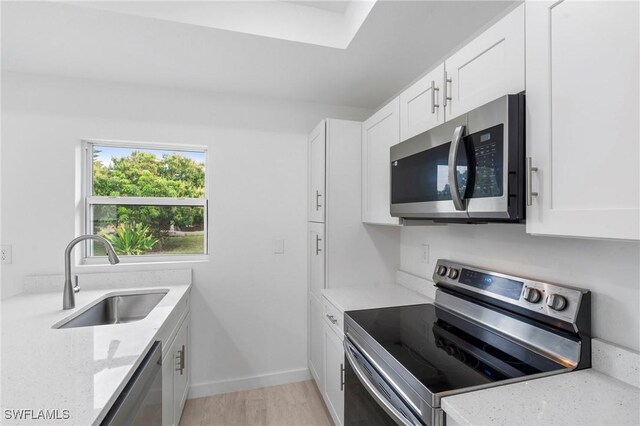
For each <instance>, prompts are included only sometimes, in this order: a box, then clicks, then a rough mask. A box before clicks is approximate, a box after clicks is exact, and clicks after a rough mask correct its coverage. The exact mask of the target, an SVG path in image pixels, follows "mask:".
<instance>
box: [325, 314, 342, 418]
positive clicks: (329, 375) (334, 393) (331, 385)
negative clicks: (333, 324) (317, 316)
mask: <svg viewBox="0 0 640 426" xmlns="http://www.w3.org/2000/svg"><path fill="white" fill-rule="evenodd" d="M324 350H325V352H324V377H325V379H324V399H325V401H326V402H327V408H328V409H329V412H330V413H331V417H333V421H334V422H335V424H336V425H338V426H340V425H342V424H343V423H344V349H343V348H342V340H341V339H340V338H339V337H338V336H337V335H336V333H335V332H334V331H333V330H332V329H331V328H330V327H329V325H328V324H326V323H325V331H324Z"/></svg>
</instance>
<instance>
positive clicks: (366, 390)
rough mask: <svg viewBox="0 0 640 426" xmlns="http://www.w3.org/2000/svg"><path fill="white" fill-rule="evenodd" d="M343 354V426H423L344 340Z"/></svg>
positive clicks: (364, 358)
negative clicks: (344, 361) (344, 358)
mask: <svg viewBox="0 0 640 426" xmlns="http://www.w3.org/2000/svg"><path fill="white" fill-rule="evenodd" d="M344 351H345V357H346V360H347V362H346V367H345V393H344V403H345V406H344V424H345V426H377V425H396V424H398V425H404V426H423V425H424V423H422V422H421V421H420V420H418V418H417V417H416V416H415V415H414V414H413V412H412V411H411V410H410V409H409V407H408V406H407V405H406V404H405V403H404V402H403V401H402V399H400V397H399V396H398V395H397V394H396V393H395V391H394V390H393V389H392V388H391V387H390V386H389V384H388V383H387V382H386V381H385V380H384V379H383V378H382V376H381V375H380V374H379V373H378V372H377V371H376V369H375V368H374V367H373V365H371V363H370V362H369V361H368V360H367V358H366V357H365V356H364V355H363V354H362V353H361V352H360V351H359V350H358V349H357V348H356V347H355V346H354V345H353V344H352V343H351V342H349V339H348V338H345V340H344Z"/></svg>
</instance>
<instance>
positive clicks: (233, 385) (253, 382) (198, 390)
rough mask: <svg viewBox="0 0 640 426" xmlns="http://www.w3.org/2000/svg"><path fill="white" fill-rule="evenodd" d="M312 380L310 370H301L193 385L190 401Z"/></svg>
mask: <svg viewBox="0 0 640 426" xmlns="http://www.w3.org/2000/svg"><path fill="white" fill-rule="evenodd" d="M309 379H311V373H310V372H309V369H308V368H302V369H299V370H289V371H279V372H277V373H271V374H263V375H261V376H252V377H241V378H238V379H231V380H221V381H217V382H204V383H193V382H192V383H191V386H190V387H189V395H188V397H187V398H188V399H193V398H202V397H204V396H212V395H218V394H221V393H228V392H239V391H245V390H251V389H258V388H263V387H266V386H276V385H284V384H287V383H295V382H301V381H304V380H309Z"/></svg>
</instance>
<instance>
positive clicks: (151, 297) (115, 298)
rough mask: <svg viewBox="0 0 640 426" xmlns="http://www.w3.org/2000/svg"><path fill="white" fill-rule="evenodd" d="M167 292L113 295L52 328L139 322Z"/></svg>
mask: <svg viewBox="0 0 640 426" xmlns="http://www.w3.org/2000/svg"><path fill="white" fill-rule="evenodd" d="M167 293H168V290H157V291H152V292H145V293H136V294H132V293H127V294H114V295H112V296H109V297H107V298H105V299H103V300H101V301H99V302H98V303H96V304H94V305H92V306H91V307H89V308H88V309H86V310H85V311H83V312H81V313H80V314H77V315H75V316H73V317H72V318H71V319H65V320H63V321H62V323H61V324H56V325H54V326H53V328H74V327H90V326H95V325H106V324H124V323H128V322H134V321H140V320H141V319H143V318H145V317H146V316H147V315H149V312H151V311H152V310H153V308H155V307H156V305H157V304H158V303H159V302H160V300H162V298H163V297H164V296H165V295H166V294H167Z"/></svg>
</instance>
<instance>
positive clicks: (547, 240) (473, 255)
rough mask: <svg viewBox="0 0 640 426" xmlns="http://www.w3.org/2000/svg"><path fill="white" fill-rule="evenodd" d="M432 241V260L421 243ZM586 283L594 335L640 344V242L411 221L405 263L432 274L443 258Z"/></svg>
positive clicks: (403, 240) (422, 273) (405, 231)
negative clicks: (426, 257)
mask: <svg viewBox="0 0 640 426" xmlns="http://www.w3.org/2000/svg"><path fill="white" fill-rule="evenodd" d="M423 244H428V245H429V258H430V259H429V263H428V264H426V263H423V262H422V257H421V256H422V250H423V248H422V245H423ZM440 258H444V259H450V260H455V261H459V262H466V263H468V264H471V265H475V266H479V267H483V268H486V269H493V270H495V271H498V272H504V273H508V274H512V275H519V276H524V277H530V278H533V279H540V280H547V281H549V282H555V283H558V284H568V285H574V286H578V287H584V288H587V289H589V290H591V292H592V330H593V335H594V337H600V338H602V339H605V340H608V341H611V342H613V343H616V344H618V345H622V346H626V347H628V348H631V349H633V350H636V351H638V350H640V271H639V268H640V266H639V261H640V244H639V243H637V242H618V241H605V240H586V239H574V238H555V237H540V236H536V237H534V236H531V235H527V234H526V232H525V227H524V225H510V224H491V225H447V226H431V227H428V226H427V227H407V228H403V229H402V233H401V256H400V264H401V269H403V270H405V271H407V272H411V273H413V274H416V275H420V276H422V277H426V278H429V279H431V276H432V275H433V268H434V266H435V263H436V261H437V260H438V259H440Z"/></svg>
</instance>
